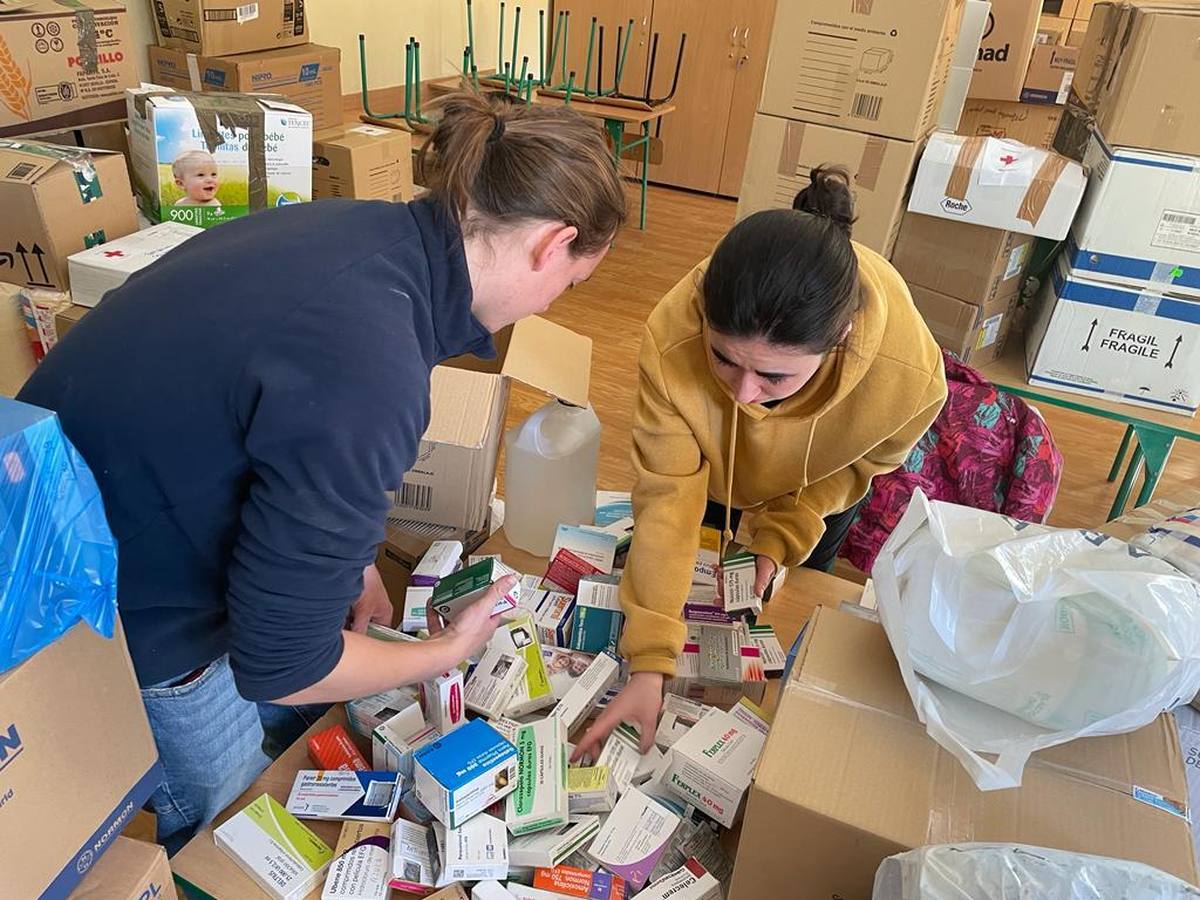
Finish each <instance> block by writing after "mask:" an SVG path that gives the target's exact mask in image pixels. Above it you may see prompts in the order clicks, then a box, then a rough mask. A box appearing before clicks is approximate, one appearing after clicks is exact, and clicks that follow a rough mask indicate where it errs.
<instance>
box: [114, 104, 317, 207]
mask: <svg viewBox="0 0 1200 900" xmlns="http://www.w3.org/2000/svg"><path fill="white" fill-rule="evenodd" d="M125 100H126V112H127V114H128V117H129V153H130V161H131V163H132V165H133V172H134V182H135V184H134V189H135V190H136V192H137V195H138V203H139V205H140V206H141V208H142V212H143V213H144V214H145V215H146V217H147V218H149V219H150V220H151V221H154V222H183V223H184V224H186V225H195V226H198V227H200V228H208V227H210V226H212V225H217V224H220V223H221V222H226V221H228V220H230V219H236V218H238V217H239V216H244V215H247V214H248V213H251V212H256V211H257V210H260V209H267V208H269V207H274V206H286V205H287V204H289V203H304V202H307V201H308V200H311V199H312V114H311V113H309V112H307V111H306V110H304V109H302V108H301V107H299V106H294V105H293V104H291V103H284V102H283V101H282V100H279V99H278V98H275V97H272V96H270V95H267V94H196V93H191V92H187V91H172V90H170V89H169V88H160V87H157V86H155V85H146V84H143V85H142V86H141V87H140V88H138V89H136V90H135V89H132V88H131V89H130V90H128V91H126V93H125Z"/></svg>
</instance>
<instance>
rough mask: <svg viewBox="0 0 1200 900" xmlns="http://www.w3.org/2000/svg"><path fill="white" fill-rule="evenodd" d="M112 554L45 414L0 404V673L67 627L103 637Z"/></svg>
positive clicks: (81, 480)
mask: <svg viewBox="0 0 1200 900" xmlns="http://www.w3.org/2000/svg"><path fill="white" fill-rule="evenodd" d="M116 615H117V547H116V542H115V541H114V540H113V536H112V532H111V531H110V530H109V527H108V521H107V520H106V519H105V516H104V506H103V503H102V501H101V498H100V489H99V488H98V487H97V486H96V480H95V479H94V478H93V477H92V473H91V471H90V470H89V469H88V467H87V464H86V463H84V461H83V459H82V458H81V457H80V456H79V453H78V452H77V451H76V450H75V448H74V447H72V446H71V444H70V442H69V441H68V440H67V438H66V437H65V436H64V435H63V433H62V429H61V428H60V427H59V423H58V418H57V416H55V415H54V414H53V413H51V412H47V411H46V410H44V409H39V408H38V407H36V406H29V405H28V404H25V403H18V402H17V401H15V400H9V399H7V398H0V671H4V670H6V669H9V668H11V667H12V666H15V665H16V664H17V663H19V662H21V661H22V660H23V659H25V658H26V657H28V656H31V655H32V654H34V653H36V652H37V651H38V650H40V649H41V648H42V647H45V646H46V645H47V644H49V643H51V642H52V641H54V640H56V639H57V638H58V637H59V636H61V635H62V634H64V633H65V632H66V631H67V630H68V629H70V628H71V627H72V626H73V625H75V623H76V622H80V621H83V622H87V623H88V624H89V625H91V626H92V628H94V629H95V630H96V631H97V632H98V633H100V634H102V635H103V636H104V637H112V634H113V628H114V626H115V624H116Z"/></svg>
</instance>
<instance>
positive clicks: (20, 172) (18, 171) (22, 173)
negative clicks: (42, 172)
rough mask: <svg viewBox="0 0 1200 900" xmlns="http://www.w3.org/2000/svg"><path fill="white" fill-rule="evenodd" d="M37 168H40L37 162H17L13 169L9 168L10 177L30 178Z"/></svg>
mask: <svg viewBox="0 0 1200 900" xmlns="http://www.w3.org/2000/svg"><path fill="white" fill-rule="evenodd" d="M37 170H38V166H37V163H30V162H22V163H17V164H16V165H15V166H13V167H12V168H11V169H9V170H8V177H9V178H16V179H24V178H28V177H29V175H30V174H31V173H33V172H36V171H37Z"/></svg>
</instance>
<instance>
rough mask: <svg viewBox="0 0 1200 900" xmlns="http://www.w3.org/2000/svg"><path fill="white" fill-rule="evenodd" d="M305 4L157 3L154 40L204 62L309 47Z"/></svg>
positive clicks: (297, 0) (274, 0)
mask: <svg viewBox="0 0 1200 900" xmlns="http://www.w3.org/2000/svg"><path fill="white" fill-rule="evenodd" d="M307 24H308V23H307V21H306V19H305V15H304V0H294V2H293V0H258V2H257V3H247V4H245V5H243V6H236V7H233V6H229V5H227V4H226V3H224V2H219V0H155V3H154V37H155V41H156V42H157V43H158V45H159V46H160V47H173V48H175V49H177V50H187V51H189V52H191V53H199V54H203V55H205V56H220V55H222V54H226V53H253V52H254V51H256V50H270V49H271V48H272V47H291V46H294V45H296V44H303V43H306V42H307V41H308V30H307Z"/></svg>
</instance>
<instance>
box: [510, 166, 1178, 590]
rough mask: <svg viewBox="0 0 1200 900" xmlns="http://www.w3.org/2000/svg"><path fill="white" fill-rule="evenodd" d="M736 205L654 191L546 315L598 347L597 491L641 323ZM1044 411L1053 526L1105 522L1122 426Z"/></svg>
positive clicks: (616, 447) (630, 390)
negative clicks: (639, 214)
mask: <svg viewBox="0 0 1200 900" xmlns="http://www.w3.org/2000/svg"><path fill="white" fill-rule="evenodd" d="M629 196H630V209H631V210H635V209H636V206H635V203H636V195H635V194H634V192H633V189H632V186H631V187H630V192H629ZM735 205H736V204H735V203H734V202H733V201H730V200H720V199H716V198H713V197H707V196H701V195H697V194H690V193H686V192H683V191H677V190H672V189H668V188H656V187H651V189H650V198H649V213H648V227H647V230H646V231H645V232H641V231H639V230H638V229H637V228H636V227H633V226H630V227H627V228H626V229H625V230H624V231H622V232H621V234H620V236H619V237H618V239H617V242H616V244H615V246H614V247H613V249H612V251H611V252H610V253H609V255H608V257H607V258H606V259H605V260H604V262H603V263H601V264H600V267H599V268H598V269H597V270H596V272H595V274H594V275H592V277H591V279H590V280H588V281H587V282H586V283H584V284H581V285H579V286H578V287H576V288H575V289H574V290H573V291H569V292H568V293H567V294H565V295H564V296H563V297H562V298H561V299H559V300H558V301H557V302H556V303H555V304H554V306H553V307H552V308H551V310H550V312H549V313H548V314H547V316H548V318H550V319H553V320H554V321H556V322H559V323H560V324H562V325H565V326H567V327H569V328H571V329H573V330H575V331H578V332H580V333H581V334H586V335H588V336H589V337H591V338H592V340H593V341H594V342H595V343H594V349H593V355H592V389H591V396H592V403H593V405H594V407H595V409H596V414H597V415H598V416H599V417H600V421H601V422H602V423H603V426H604V430H603V436H602V439H601V447H600V471H599V479H598V480H599V487H601V488H603V489H609V490H628V489H629V487H630V486H631V484H632V481H633V469H632V466H631V464H630V462H629V450H630V438H629V426H630V419H631V416H632V412H633V402H634V394H635V390H636V387H637V368H636V361H637V352H638V343H639V340H640V336H641V325H642V322H643V321H644V320H645V318H646V316H647V314H648V313H649V312H650V310H651V309H652V308H653V307H654V304H655V303H657V302H658V300H659V298H660V297H661V296H662V294H663V293H664V292H666V291H667V290H668V289H669V288H670V287H671V286H672V285H674V284H675V282H676V281H678V280H679V278H680V277H681V276H683V275H684V274H685V273H686V272H687V271H689V270H690V269H691V268H692V266H694V265H695V264H696V263H697V262H699V261H700V260H701V259H702V258H704V257H705V256H706V255H707V254H708V253H709V252H711V250H712V248H713V247H714V246H715V244H716V243H717V241H718V240H719V239H720V237H721V235H722V234H724V233H725V231H726V230H727V229H728V228H729V226H730V225H731V224H732V223H733V216H734V209H735ZM542 402H544V398H543V397H542V396H540V395H539V394H537V393H536V392H534V391H531V390H528V389H523V388H520V387H519V386H515V387H514V396H513V402H512V403H511V404H510V406H509V412H508V416H509V418H508V422H509V426H510V427H511V425H513V424H515V423H516V422H519V421H520V420H521V419H523V418H524V417H525V416H526V415H528V414H529V413H530V412H531V411H532V410H534V409H535V408H537V406H538V405H540V404H541V403H542ZM1042 412H1043V414H1044V415H1045V417H1046V419H1047V421H1048V422H1049V423H1050V427H1051V429H1052V430H1053V432H1054V436H1055V439H1056V440H1057V441H1058V446H1059V448H1060V450H1061V451H1062V454H1063V457H1064V459H1065V461H1066V470H1065V473H1064V476H1063V482H1062V488H1061V490H1060V491H1059V495H1058V503H1057V504H1056V506H1055V508H1054V512H1053V514H1052V515H1051V517H1050V522H1051V523H1052V524H1054V525H1060V526H1069V527H1079V526H1094V525H1097V524H1099V523H1101V522H1103V521H1104V519H1105V517H1106V516H1107V513H1108V509H1109V507H1110V506H1111V504H1112V499H1113V496H1114V494H1115V493H1116V485H1112V484H1109V483H1108V482H1107V481H1105V476H1106V475H1107V473H1108V468H1109V465H1110V464H1111V462H1112V457H1113V454H1114V453H1115V452H1116V448H1117V445H1118V443H1119V442H1120V439H1121V435H1122V432H1123V429H1122V427H1121V426H1120V425H1118V424H1117V423H1115V422H1108V421H1104V420H1101V419H1096V418H1093V417H1091V416H1086V415H1083V414H1082V413H1075V412H1071V411H1069V410H1063V409H1057V408H1054V407H1048V408H1044V409H1042ZM501 478H503V474H501ZM1185 483H1190V484H1192V485H1195V484H1197V483H1200V444H1197V443H1195V442H1190V441H1179V442H1178V443H1177V444H1176V447H1175V450H1174V453H1173V455H1172V458H1171V461H1170V464H1169V465H1168V467H1167V474H1166V475H1165V476H1164V478H1163V480H1162V483H1161V485H1160V487H1159V494H1160V495H1161V494H1162V493H1164V492H1167V491H1170V490H1171V488H1172V487H1173V486H1180V485H1182V484H1185ZM1134 493H1135V494H1136V491H1135V492H1134ZM838 571H839V574H844V573H843V570H841V569H839V570H838Z"/></svg>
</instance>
